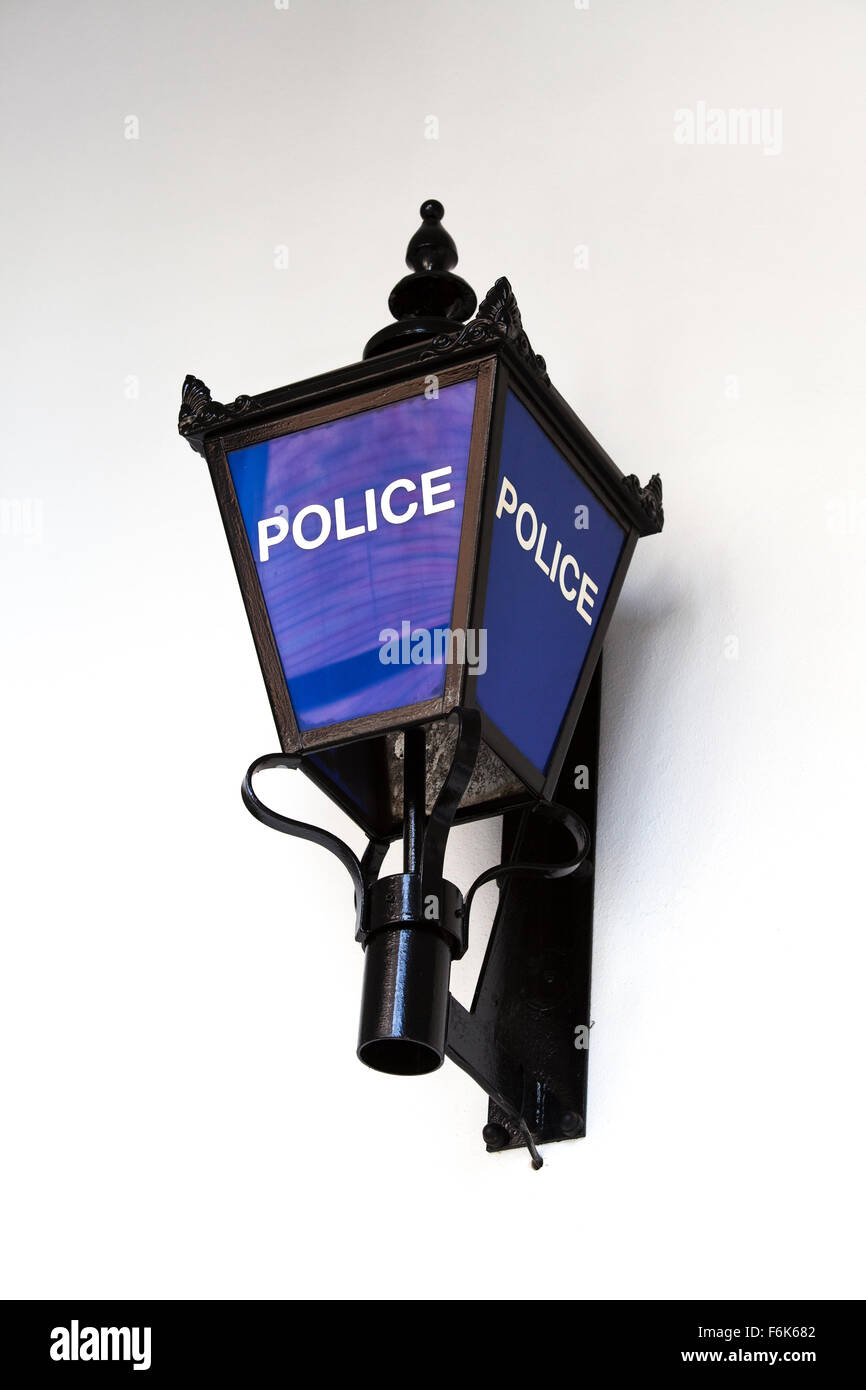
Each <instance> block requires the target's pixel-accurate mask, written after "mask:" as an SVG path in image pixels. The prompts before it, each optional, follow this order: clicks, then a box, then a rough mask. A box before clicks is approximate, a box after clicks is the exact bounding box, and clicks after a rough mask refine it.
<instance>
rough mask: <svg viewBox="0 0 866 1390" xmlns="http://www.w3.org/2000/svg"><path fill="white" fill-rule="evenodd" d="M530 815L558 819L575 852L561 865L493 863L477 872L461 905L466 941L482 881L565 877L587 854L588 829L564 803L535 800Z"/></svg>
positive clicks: (572, 871) (483, 883)
mask: <svg viewBox="0 0 866 1390" xmlns="http://www.w3.org/2000/svg"><path fill="white" fill-rule="evenodd" d="M528 814H530V815H536V814H541V815H546V816H549V817H550V819H551V820H555V821H558V822H559V824H560V825H562V826H564V828H565V829H566V830H567V831H568V832H569V834H570V835H571V836H572V838H573V839H574V844H575V853H574V855H573V856H572V858H571V859H568V860H566V861H565V862H564V863H561V864H529V863H517V864H497V865H496V867H495V868H493V869H486V870H485V872H484V873H483V874H479V875H478V877H477V878H476V880H475V882H474V883H473V884H472V887H471V888H470V889H469V892H468V893H467V894H466V900H465V902H464V904H463V935H464V940H466V941H467V942H468V940H469V912H470V909H471V907H472V900H473V898H474V897H475V894H476V893H477V892H478V889H479V888H483V887H484V885H485V883H492V882H493V880H494V879H496V880H497V881H499V880H500V879H503V878H506V877H507V876H511V875H515V874H538V875H539V876H540V877H541V878H567V877H568V875H569V874H573V873H575V872H576V870H577V869H579V868H580V866H581V864H582V863H583V861H584V860H585V859H586V856H587V855H588V854H589V848H590V842H589V831H588V830H587V828H586V826H585V825H584V823H583V821H582V820H581V818H580V816H578V815H577V814H576V813H575V812H574V811H569V810H568V808H567V807H566V806H560V805H559V803H558V802H557V801H537V802H536V803H535V805H534V806H532V807H531V808H530V810H529V812H528Z"/></svg>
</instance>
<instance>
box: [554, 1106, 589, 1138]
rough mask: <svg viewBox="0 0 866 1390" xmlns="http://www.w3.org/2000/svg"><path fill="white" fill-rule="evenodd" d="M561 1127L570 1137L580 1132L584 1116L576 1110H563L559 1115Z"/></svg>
mask: <svg viewBox="0 0 866 1390" xmlns="http://www.w3.org/2000/svg"><path fill="white" fill-rule="evenodd" d="M559 1127H560V1129H561V1130H562V1132H563V1134H564V1135H566V1136H567V1137H568V1138H569V1139H571V1138H573V1137H574V1135H575V1134H579V1133H580V1131H581V1129H582V1128H583V1117H582V1116H581V1115H578V1113H577V1111H576V1110H563V1112H562V1114H561V1116H560V1117H559Z"/></svg>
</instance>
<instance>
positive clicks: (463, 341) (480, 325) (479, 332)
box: [420, 275, 550, 386]
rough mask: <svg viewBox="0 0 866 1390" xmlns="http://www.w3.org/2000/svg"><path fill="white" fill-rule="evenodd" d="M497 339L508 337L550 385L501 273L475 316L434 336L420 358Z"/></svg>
mask: <svg viewBox="0 0 866 1390" xmlns="http://www.w3.org/2000/svg"><path fill="white" fill-rule="evenodd" d="M499 338H507V339H508V341H509V342H510V343H513V344H514V346H515V348H516V349H517V351H518V352H519V354H520V356H521V358H522V359H523V361H524V362H525V363H526V365H527V366H528V367H530V368H531V369H532V371H533V372H535V373H536V375H537V376H539V377H540V378H541V380H542V381H543V382H544V383H545V384H546V385H547V386H549V385H550V377H549V376H548V375H547V364H546V362H545V360H544V358H543V357H541V356H540V354H539V353H537V352H534V351H533V349H532V344H531V343H530V341H529V338H528V337H527V335H526V330H525V329H524V327H523V320H522V319H521V317H520V310H519V308H518V307H517V300H516V298H515V295H514V291H513V289H512V288H511V284H510V283H509V281H508V280H506V278H505V276H504V275H503V276H501V277H500V278H499V279H498V280H497V281H496V284H495V285H494V286H493V288H492V290H489V291H488V292H487V294H486V295H485V296H484V298H483V299H482V301H481V303H480V304H479V306H478V313H477V314H476V316H475V318H474V319H472V320H471V321H470V322H469V323H467V324H466V325H465V326H464V327H463V328H461V329H458V330H457V332H455V333H440V334H439V335H438V336H437V337H435V338H433V339H432V340H431V341H430V342H429V343H428V344H427V345H426V347H425V349H424V351H423V352H422V353H421V354H420V360H422V361H424V360H425V359H427V358H430V357H436V356H437V355H438V354H440V353H443V352H453V351H454V350H455V349H456V348H462V347H476V346H478V345H479V344H483V343H493V342H496V340H497V339H499Z"/></svg>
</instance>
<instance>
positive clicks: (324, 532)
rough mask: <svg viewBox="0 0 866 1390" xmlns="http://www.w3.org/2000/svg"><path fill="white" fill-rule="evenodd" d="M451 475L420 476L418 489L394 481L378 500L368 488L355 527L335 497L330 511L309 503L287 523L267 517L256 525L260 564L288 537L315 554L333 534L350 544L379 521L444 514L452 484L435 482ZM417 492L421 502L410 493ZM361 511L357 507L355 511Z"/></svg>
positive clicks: (441, 472)
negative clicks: (361, 516)
mask: <svg viewBox="0 0 866 1390" xmlns="http://www.w3.org/2000/svg"><path fill="white" fill-rule="evenodd" d="M450 472H451V468H450V465H449V467H447V468H431V469H430V470H429V471H428V472H426V473H422V474H421V481H420V487H419V485H418V484H416V483H414V482H413V481H412V479H411V478H395V479H394V481H393V482H392V483H388V485H387V487H384V488H383V489H382V493H381V496H380V497H379V498H378V499H377V497H376V489H375V488H372V487H368V488H367V489H366V491H365V492H364V503H363V519H361V520H360V521H359V520H358V518H357V517H356V518H355V520H356V521H357V523H358V524H356V525H351V524H350V523H349V522H348V521H347V519H346V499H345V497H336V498H335V499H334V501H333V504H332V506H331V507H325V506H323V505H322V504H321V503H319V502H311V503H309V504H308V505H307V506H306V507H301V509H300V510H299V511H297V512H295V515H294V517H293V518H292V520H291V524H290V523H289V517H288V515H285V516H283V515H278V516H266V517H264V518H263V519H262V520H261V521H260V522H259V560H260V561H261V562H262V564H264V562H265V561H266V560H269V559H270V558H271V551H272V550H273V548H274V546H276V545H281V544H282V542H283V541H285V540H288V538H289V536H291V538H292V540H293V541H294V543H295V545H296V546H297V547H298V549H299V550H317V549H318V547H319V546H320V545H324V544H325V541H326V540H327V539H328V537H329V536H330V534H331V531H332V530H333V532H334V535H335V537H336V539H337V540H338V541H347V540H351V539H352V537H353V536H363V535H364V534H365V533H366V532H367V531H375V530H377V528H378V525H379V519H380V517H381V519H382V521H384V522H387V524H388V525H389V526H403V525H404V524H405V522H407V521H411V520H412V518H413V516H415V515H416V514H418V511H419V507H420V514H421V515H422V516H430V515H431V514H432V513H433V512H447V511H450V510H451V508H452V507H453V506H454V505H455V502H454V498H453V497H444V496H442V494H443V493H450V491H451V484H450V483H445V482H436V481H435V479H437V478H444V477H445V476H446V475H447V474H449V473H450ZM419 490H420V494H421V496H420V502H419V501H418V498H417V497H413V496H412V494H413V493H417V492H419ZM357 510H358V511H360V510H361V509H360V506H358V508H357Z"/></svg>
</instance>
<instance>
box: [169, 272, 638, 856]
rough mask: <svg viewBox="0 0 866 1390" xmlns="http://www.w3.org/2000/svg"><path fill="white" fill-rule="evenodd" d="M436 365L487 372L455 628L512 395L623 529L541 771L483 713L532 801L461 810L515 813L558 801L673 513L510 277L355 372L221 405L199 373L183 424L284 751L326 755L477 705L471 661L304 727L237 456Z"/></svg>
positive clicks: (489, 521)
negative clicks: (411, 699) (641, 548)
mask: <svg viewBox="0 0 866 1390" xmlns="http://www.w3.org/2000/svg"><path fill="white" fill-rule="evenodd" d="M431 371H435V375H436V377H437V379H438V382H439V385H440V387H445V386H448V385H450V384H453V383H455V382H458V381H464V380H467V379H469V378H471V377H476V378H477V380H478V391H477V395H476V402H475V416H474V419H473V427H472V437H471V444H470V458H469V470H468V476H467V488H466V497H465V501H464V520H463V530H462V532H461V540H460V550H459V559H458V565H457V573H456V583H455V595H454V605H453V611H452V619H451V624H452V627H470V628H471V627H475V628H477V627H480V626H481V625H482V622H483V613H484V597H485V586H486V579H487V569H488V563H489V555H490V545H491V538H492V529H493V515H494V511H495V504H496V496H495V494H496V486H495V480H496V474H497V471H498V461H499V452H500V447H501V442H502V424H503V418H504V411H505V401H506V397H507V394H508V392H509V391H512V392H514V394H515V395H516V396H517V397H518V399H520V400H521V402H522V403H523V404H524V405H525V406H526V407H527V409H529V411H530V412H531V413H532V415H533V417H534V418H535V420H536V421H537V423H538V424H539V426H540V427H541V428H542V429H543V430H544V432H545V433H546V434H547V436H548V438H549V439H550V440H551V442H552V443H553V444H554V446H555V447H556V448H557V449H558V450H559V452H560V453H561V455H562V456H563V458H564V459H565V460H566V462H567V463H568V464H569V466H570V467H571V468H572V469H573V470H574V472H575V473H576V475H577V476H578V477H579V478H581V479H582V481H583V482H584V483H586V484H587V485H588V486H589V487H590V489H591V490H592V491H593V493H594V494H595V495H596V496H597V497H598V499H599V502H600V503H601V504H602V505H603V506H604V507H605V508H606V509H607V510H608V512H609V513H610V514H611V516H612V517H613V518H614V520H615V521H616V522H617V523H618V524H619V525H620V526H621V527H622V529H623V531H624V532H625V539H624V543H623V546H622V550H621V552H620V556H619V560H618V563H617V567H616V570H615V572H614V576H613V579H612V581H611V584H610V586H609V589H608V593H607V597H606V599H605V603H604V606H603V608H602V610H601V612H600V614H599V616H598V620H597V623H596V626H595V630H594V632H593V636H592V640H591V643H590V646H589V649H588V652H587V656H586V660H585V662H584V665H583V668H582V671H581V674H580V678H579V680H578V683H577V686H576V688H575V691H574V693H573V696H572V699H571V702H570V705H569V708H568V710H567V712H566V715H565V717H564V719H563V722H562V725H561V727H560V730H559V733H558V735H557V738H556V741H555V743H554V747H553V751H552V753H551V756H550V759H549V761H548V765H547V767H546V769H543V770H539V769H537V768H536V767H535V766H534V765H533V764H532V763H531V762H530V761H529V759H528V758H526V756H525V755H524V754H523V753H521V752H520V750H519V749H517V748H516V747H515V746H514V744H513V743H512V742H511V741H510V740H509V739H508V738H507V737H506V735H505V734H504V733H503V732H502V731H501V730H500V729H499V728H498V727H497V726H496V725H495V723H494V722H493V721H492V720H491V719H490V718H489V716H487V715H486V714H485V713H484V712H483V711H482V712H481V713H482V739H483V741H484V743H485V744H487V745H488V747H490V748H491V749H492V751H493V752H494V753H495V754H496V755H497V756H498V757H499V758H500V759H501V760H502V761H503V762H504V763H505V764H506V766H507V767H508V768H509V769H510V770H511V772H512V773H513V774H514V775H515V777H516V778H518V779H519V781H520V782H521V783H522V784H523V786H524V787H525V788H526V797H525V798H523V797H521V796H518V795H514V796H511V797H510V798H509V799H508V800H503V801H502V802H500V803H497V804H496V805H493V804H490V805H488V804H482V805H480V806H476V807H472V808H463V810H462V811H461V812H460V814H459V817H458V818H459V820H461V821H463V820H466V819H471V818H475V817H477V816H479V815H488V814H491V813H492V812H493V811H495V810H502V809H507V807H508V806H509V805H519V804H521V802H522V801H523V800H531V799H532V798H533V797H536V796H542V797H544V798H545V799H547V800H550V799H552V798H553V797H554V795H555V788H556V785H557V780H558V778H559V775H560V773H561V770H562V767H563V764H564V760H565V758H566V754H567V751H568V747H569V743H570V740H571V738H572V736H573V733H574V729H575V727H576V724H577V720H578V716H579V714H580V709H581V706H582V704H583V700H584V698H585V696H586V693H587V691H588V689H589V685H590V682H591V680H592V676H593V672H594V670H595V667H596V664H597V662H598V659H599V656H600V653H601V649H602V644H603V642H604V637H605V634H606V631H607V627H608V624H609V623H610V620H611V616H612V614H613V610H614V608H615V606H616V602H617V598H618V596H619V592H620V590H621V588H622V584H623V582H624V580H625V575H626V572H627V570H628V566H629V563H630V560H631V556H632V554H633V552H634V548H635V545H636V543H637V540H638V538H639V537H640V536H642V535H648V534H651V533H653V532H654V531H657V530H659V529H660V528H661V525H662V522H663V513H662V510H661V484H660V483H659V481H658V479H657V478H654V479H652V480H651V482H650V484H649V485H648V486H647V487H646V488H641V487H640V485H639V483H638V481H637V479H636V478H635V477H633V476H631V477H627V478H626V477H623V475H622V473H621V472H620V471H619V469H618V468H617V467H616V465H615V464H614V463H613V462H612V460H611V459H610V458H609V457H608V455H607V454H606V453H605V451H604V450H603V449H602V448H601V446H600V445H599V444H598V443H597V441H596V440H595V439H594V438H593V437H592V435H591V434H590V433H589V431H588V430H587V429H586V428H585V426H584V425H583V424H582V423H581V421H580V420H579V419H578V417H577V416H576V415H575V414H574V412H573V411H572V410H571V408H570V407H569V406H568V405H567V404H566V402H565V401H564V400H563V399H562V397H561V396H560V395H559V394H558V392H556V391H555V390H554V388H553V387H552V386H551V385H550V381H549V378H548V377H547V373H546V368H545V367H544V362H543V359H541V358H539V357H537V356H536V354H534V353H533V352H532V349H531V347H530V345H529V342H528V339H527V338H526V335H525V333H524V331H523V327H522V323H521V320H520V315H519V311H518V309H517V305H516V301H515V300H514V296H513V293H512V291H511V288H510V286H509V285H508V282H507V281H505V280H500V281H497V284H496V286H494V289H493V290H492V291H491V292H490V294H489V295H488V296H487V297H486V299H485V300H484V301H482V304H481V306H480V308H479V314H478V316H477V317H476V319H474V320H473V321H472V322H471V323H470V324H468V325H465V326H463V327H461V328H460V329H459V330H458V329H455V331H454V332H453V333H450V334H443V335H441V336H440V337H438V338H435V339H433V340H432V341H431V340H427V341H422V342H421V343H416V344H413V345H412V346H410V347H408V348H402V349H400V350H398V351H395V352H391V353H387V354H385V355H383V356H379V357H375V358H373V359H372V361H365V362H360V363H357V364H355V366H354V367H350V368H344V369H341V370H339V371H336V372H329V373H326V374H324V375H323V376H319V377H314V378H312V379H310V380H309V381H306V382H301V383H299V384H298V385H297V386H292V387H285V388H282V389H281V390H279V391H272V392H266V393H264V394H262V395H260V396H255V397H250V396H240V397H238V398H237V399H236V400H235V402H234V403H233V404H232V405H230V406H223V405H220V404H219V403H218V402H213V401H212V400H211V398H210V393H209V392H208V391H207V388H205V387H204V386H203V385H202V383H201V382H200V381H198V380H197V379H196V378H193V377H188V378H187V381H186V383H185V385H184V396H183V403H182V406H181V413H180V423H179V428H180V431H181V433H182V434H183V435H184V436H185V437H186V438H187V439H188V440H189V442H190V444H191V445H192V447H193V448H195V449H197V450H198V451H199V452H202V453H204V455H205V457H206V458H207V462H208V466H209V469H210V472H211V477H212V479H213V484H214V489H215V492H216V495H217V500H218V503H219V507H220V512H221V515H222V519H223V524H224V527H225V531H226V536H227V539H228V542H229V548H230V550H231V554H232V559H233V561H234V565H235V570H236V573H237V576H238V583H239V585H240V589H241V593H242V596H243V600H244V604H245V607H246V611H247V616H248V619H249V623H250V627H251V630H252V634H253V640H254V642H255V645H256V650H257V653H258V657H259V662H260V665H261V669H262V675H263V678H264V681H265V686H266V689H267V692H268V697H269V699H270V703H271V709H272V711H273V715H274V721H275V723H276V726H277V732H278V735H279V739H280V744H281V746H282V748H283V751H284V752H286V753H299V752H300V753H303V754H309V753H322V754H324V753H328V752H330V751H332V750H338V749H340V748H342V747H344V746H345V745H347V744H349V743H352V742H354V741H357V740H360V739H366V738H370V737H373V736H376V735H377V734H381V733H382V732H384V731H386V730H388V729H395V728H404V727H406V726H407V725H409V724H412V723H414V722H424V721H428V720H432V719H443V718H445V717H446V716H447V714H448V712H449V710H450V709H453V708H457V707H462V708H472V707H475V705H476V699H475V691H474V682H473V681H471V680H468V679H467V676H466V672H465V669H463V668H461V667H458V666H452V667H449V669H448V671H447V674H446V683H445V688H444V691H443V695H442V696H441V697H438V698H436V699H434V700H428V701H424V702H421V703H419V704H416V705H413V706H406V707H403V708H400V709H395V710H390V711H385V712H383V713H381V714H376V715H370V716H365V717H363V718H360V719H353V720H350V721H346V722H345V723H343V724H337V725H332V726H330V727H327V728H320V729H315V730H307V731H304V732H303V733H302V732H300V731H299V729H298V726H297V723H296V720H295V717H294V714H293V712H292V707H291V699H290V696H289V691H288V687H287V684H286V680H285V677H284V675H283V671H282V667H281V664H280V659H279V655H278V653H277V648H276V643H275V641H274V637H273V633H272V631H271V627H270V622H269V620H268V615H267V610H266V607H265V603H264V599H263V596H262V592H261V587H260V585H259V581H258V576H257V573H256V568H255V563H254V560H253V557H252V552H251V550H250V546H249V541H248V538H247V535H246V532H245V529H244V526H243V522H242V519H241V516H240V509H239V507H238V504H237V498H236V496H235V492H234V486H233V483H232V480H231V474H230V471H229V467H228V462H227V454H228V453H229V452H230V451H232V450H234V449H238V448H243V447H245V446H247V445H250V444H255V443H260V442H262V441H264V440H268V439H273V438H275V437H277V436H280V435H284V434H289V433H293V432H296V431H298V430H302V429H307V428H310V427H312V426H314V425H318V424H324V423H327V422H329V421H331V420H335V419H339V418H342V417H344V416H346V415H352V414H356V413H362V412H363V411H366V410H371V409H377V408H379V407H380V406H383V405H388V404H391V403H393V402H395V401H399V400H405V399H407V398H409V397H412V396H415V395H421V394H423V392H424V390H425V386H426V384H427V381H428V378H429V375H430V373H431ZM302 767H303V770H304V772H305V773H306V774H307V775H308V776H310V777H311V778H312V780H314V781H315V782H316V783H317V784H318V785H319V786H320V787H321V788H322V789H323V790H324V791H326V793H327V794H328V795H329V796H331V797H332V798H333V799H334V800H336V801H337V802H338V804H340V805H341V806H342V808H343V809H344V810H346V811H347V813H348V814H349V815H351V816H352V817H353V819H354V820H355V821H356V822H357V823H358V824H359V825H361V827H362V828H363V829H364V831H365V833H367V834H368V835H369V834H372V835H374V836H375V835H378V834H381V833H382V826H381V825H375V824H371V823H370V822H369V821H368V820H367V819H366V818H365V817H364V815H363V814H361V813H360V812H359V809H358V807H357V806H355V805H354V803H353V802H352V801H351V800H350V799H348V798H347V797H345V796H341V794H340V791H339V789H338V788H336V787H335V786H334V784H333V782H332V781H331V779H330V778H329V777H328V776H327V775H326V774H325V773H324V772H323V771H322V769H321V768H317V767H316V766H315V764H313V763H312V762H311V761H310V760H309V759H307V758H305V759H304V762H303V764H302ZM399 833H400V828H399V826H396V825H392V827H391V830H390V834H391V837H392V838H394V837H395V836H396V835H398V834H399Z"/></svg>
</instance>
